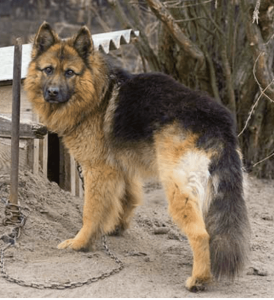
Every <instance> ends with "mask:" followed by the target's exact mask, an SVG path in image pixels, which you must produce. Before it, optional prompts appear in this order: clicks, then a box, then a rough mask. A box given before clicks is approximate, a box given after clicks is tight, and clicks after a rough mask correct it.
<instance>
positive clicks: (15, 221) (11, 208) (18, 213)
mask: <svg viewBox="0 0 274 300" xmlns="http://www.w3.org/2000/svg"><path fill="white" fill-rule="evenodd" d="M77 170H78V172H79V177H80V179H81V180H82V185H83V189H84V179H83V175H82V168H81V166H80V165H78V166H77ZM1 200H2V202H4V203H5V214H6V218H5V219H4V220H3V224H4V225H5V226H6V225H14V228H13V229H12V231H11V233H9V234H6V235H2V236H1V237H0V240H1V239H2V240H3V242H5V243H6V244H7V245H6V246H5V247H3V248H2V249H1V253H0V272H1V274H2V277H3V278H4V279H5V280H7V281H9V282H11V283H16V284H18V285H21V286H24V287H31V288H36V289H57V290H63V289H68V288H70V289H74V288H78V287H81V286H83V285H88V284H91V283H93V282H97V281H99V280H103V279H105V278H107V277H110V276H111V275H114V274H117V273H119V272H120V271H122V270H123V269H124V264H123V263H122V261H121V260H120V259H119V258H118V257H117V256H116V255H114V254H113V253H112V252H111V251H110V250H109V248H108V245H107V239H106V236H105V235H104V236H102V245H103V247H104V250H105V252H106V254H107V255H108V256H109V257H110V258H111V259H112V260H114V261H115V263H116V264H117V265H118V267H117V268H114V269H113V270H111V271H109V272H104V273H102V274H101V275H99V276H95V277H90V278H88V279H86V280H83V281H78V282H71V281H70V280H69V281H68V282H67V283H65V284H63V283H51V284H45V283H34V282H31V283H28V282H26V281H24V280H20V279H17V278H14V277H12V276H10V275H9V274H8V273H7V271H6V268H5V251H6V250H7V249H8V248H10V247H11V246H15V243H16V240H17V239H18V238H19V237H20V234H21V229H22V228H23V226H24V225H25V223H26V219H27V216H26V215H25V214H23V213H22V210H23V209H24V208H23V207H21V206H19V205H13V204H10V203H9V202H8V201H7V200H6V199H3V198H2V199H1Z"/></svg>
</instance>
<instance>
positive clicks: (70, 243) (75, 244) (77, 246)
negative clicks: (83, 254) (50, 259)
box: [57, 238, 88, 251]
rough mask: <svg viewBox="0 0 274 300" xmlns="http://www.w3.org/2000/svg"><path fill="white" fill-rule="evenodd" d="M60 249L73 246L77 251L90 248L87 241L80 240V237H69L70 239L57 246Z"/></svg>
mask: <svg viewBox="0 0 274 300" xmlns="http://www.w3.org/2000/svg"><path fill="white" fill-rule="evenodd" d="M57 248H58V249H67V248H71V249H73V250H75V251H85V250H87V248H88V245H87V243H85V242H83V241H81V240H79V239H75V238H74V239H69V240H65V241H64V242H62V243H60V244H59V245H58V246H57Z"/></svg>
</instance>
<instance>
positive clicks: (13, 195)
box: [10, 38, 22, 205]
mask: <svg viewBox="0 0 274 300" xmlns="http://www.w3.org/2000/svg"><path fill="white" fill-rule="evenodd" d="M21 65H22V42H21V39H20V38H17V39H16V41H15V45H14V62H13V82H12V127H11V174H10V203H11V204H14V205H18V171H19V126H20V96H21Z"/></svg>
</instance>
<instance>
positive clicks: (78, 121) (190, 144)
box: [25, 33, 214, 290]
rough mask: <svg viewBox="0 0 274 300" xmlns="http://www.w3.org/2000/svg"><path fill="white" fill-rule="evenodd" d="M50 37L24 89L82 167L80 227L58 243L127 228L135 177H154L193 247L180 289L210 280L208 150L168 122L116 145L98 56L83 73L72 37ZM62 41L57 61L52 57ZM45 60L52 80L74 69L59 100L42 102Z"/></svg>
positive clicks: (83, 242) (138, 196)
mask: <svg viewBox="0 0 274 300" xmlns="http://www.w3.org/2000/svg"><path fill="white" fill-rule="evenodd" d="M38 35H39V33H38ZM53 36H54V39H55V40H57V42H56V43H55V44H54V45H53V46H51V47H50V48H49V49H48V50H47V51H45V53H43V54H42V55H40V56H38V57H36V55H37V53H36V50H35V49H36V48H35V47H34V50H33V58H35V59H34V60H33V61H32V62H31V63H30V66H29V70H28V75H27V79H26V82H25V89H26V91H27V94H28V98H29V100H30V101H31V103H32V104H33V107H34V109H35V111H36V112H37V113H38V115H39V116H40V118H41V120H42V122H43V123H44V124H45V125H46V126H48V128H49V129H50V130H52V131H55V132H57V133H58V134H59V135H60V136H63V142H64V144H65V146H66V147H67V148H68V149H69V151H70V153H71V154H72V155H73V156H74V158H75V159H76V161H77V162H78V163H79V164H80V165H81V166H82V168H83V174H84V181H85V187H86V189H85V201H84V210H83V226H82V228H81V230H80V231H79V233H78V234H77V235H76V236H75V237H74V238H72V239H69V240H66V241H64V242H62V243H61V244H59V246H58V248H59V249H64V248H68V247H69V248H72V249H74V250H81V249H86V248H89V246H90V244H91V243H92V241H94V239H96V238H97V237H98V236H100V235H101V234H107V233H110V232H113V231H115V229H116V228H117V226H118V227H119V228H121V229H122V230H124V229H126V228H128V226H129V223H130V219H131V218H132V215H133V211H134V209H135V207H136V206H138V205H139V204H140V203H141V201H142V179H143V178H147V177H149V176H154V177H157V178H159V179H160V180H161V182H162V183H163V186H164V188H165V191H166V195H167V199H168V202H169V212H170V214H171V216H172V218H173V220H174V221H175V222H176V223H177V224H178V226H179V227H180V229H181V230H182V231H184V232H185V234H186V235H187V237H188V239H189V242H190V245H191V247H192V250H193V257H194V260H193V272H192V276H191V277H190V278H189V279H188V280H187V283H186V286H187V288H188V289H190V290H191V289H193V288H198V287H199V286H203V285H204V284H205V283H208V282H210V280H211V273H210V255H209V238H210V237H209V235H208V233H207V231H206V229H205V223H204V219H203V212H204V210H206V209H207V208H208V206H209V201H210V199H209V198H207V197H206V194H209V193H208V191H209V190H210V191H211V187H209V186H211V185H212V184H211V183H212V179H210V178H209V173H208V164H209V159H210V157H211V155H213V154H212V153H205V152H202V151H201V150H198V149H196V148H195V141H196V140H197V138H198V136H197V135H193V134H191V133H190V132H183V130H182V129H181V128H180V127H179V126H178V124H176V123H173V124H171V125H168V126H165V127H163V128H161V129H159V130H158V131H157V134H156V135H155V136H154V143H152V144H149V143H147V142H144V141H143V142H137V143H132V144H128V145H125V146H124V148H119V147H116V146H115V145H114V144H113V143H112V140H111V137H110V132H111V128H112V125H113V124H112V122H113V113H114V110H115V99H116V95H115V93H116V94H117V93H118V87H117V86H114V89H113V96H112V98H111V99H110V101H109V104H108V107H104V106H103V104H102V99H103V98H104V95H105V93H106V91H105V86H107V85H108V78H107V76H106V75H105V74H106V65H105V63H104V61H103V59H102V58H101V55H100V54H99V53H96V52H95V53H93V55H91V57H90V58H89V64H90V65H92V70H93V73H92V74H91V73H90V71H89V70H88V69H87V68H86V67H85V65H84V62H83V60H82V59H80V58H79V56H78V54H77V51H76V50H75V49H74V46H73V45H74V42H75V39H76V38H77V37H73V38H71V39H69V40H67V41H61V40H59V38H58V37H57V35H56V34H54V35H53ZM62 46H63V47H64V48H63V49H64V51H63V55H64V59H59V56H60V49H61V47H62ZM48 64H53V65H54V66H55V68H56V69H57V70H58V72H57V74H56V75H55V76H56V82H57V84H58V81H61V80H62V73H63V72H64V69H66V68H68V67H69V68H71V69H74V70H75V71H76V72H78V73H80V72H82V75H81V76H77V77H76V78H71V79H69V80H71V81H70V82H69V84H72V85H73V86H74V87H75V93H74V94H73V95H72V97H71V99H70V100H69V102H68V103H66V104H65V105H59V104H50V103H47V102H45V100H44V98H43V93H42V89H41V80H42V77H43V76H44V75H43V73H42V72H40V71H38V70H37V69H43V68H45V67H46V66H47V65H48ZM197 161H198V163H197ZM212 192H214V191H212Z"/></svg>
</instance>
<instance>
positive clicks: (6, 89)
mask: <svg viewBox="0 0 274 300" xmlns="http://www.w3.org/2000/svg"><path fill="white" fill-rule="evenodd" d="M0 69H1V68H0ZM11 100H12V86H11V85H9V86H0V114H1V115H2V116H6V117H10V118H11V103H12V101H11ZM33 114H34V113H33V111H32V106H31V103H30V102H29V101H28V99H27V95H26V92H25V91H24V88H23V87H21V109H20V120H21V122H28V121H32V119H33Z"/></svg>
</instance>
